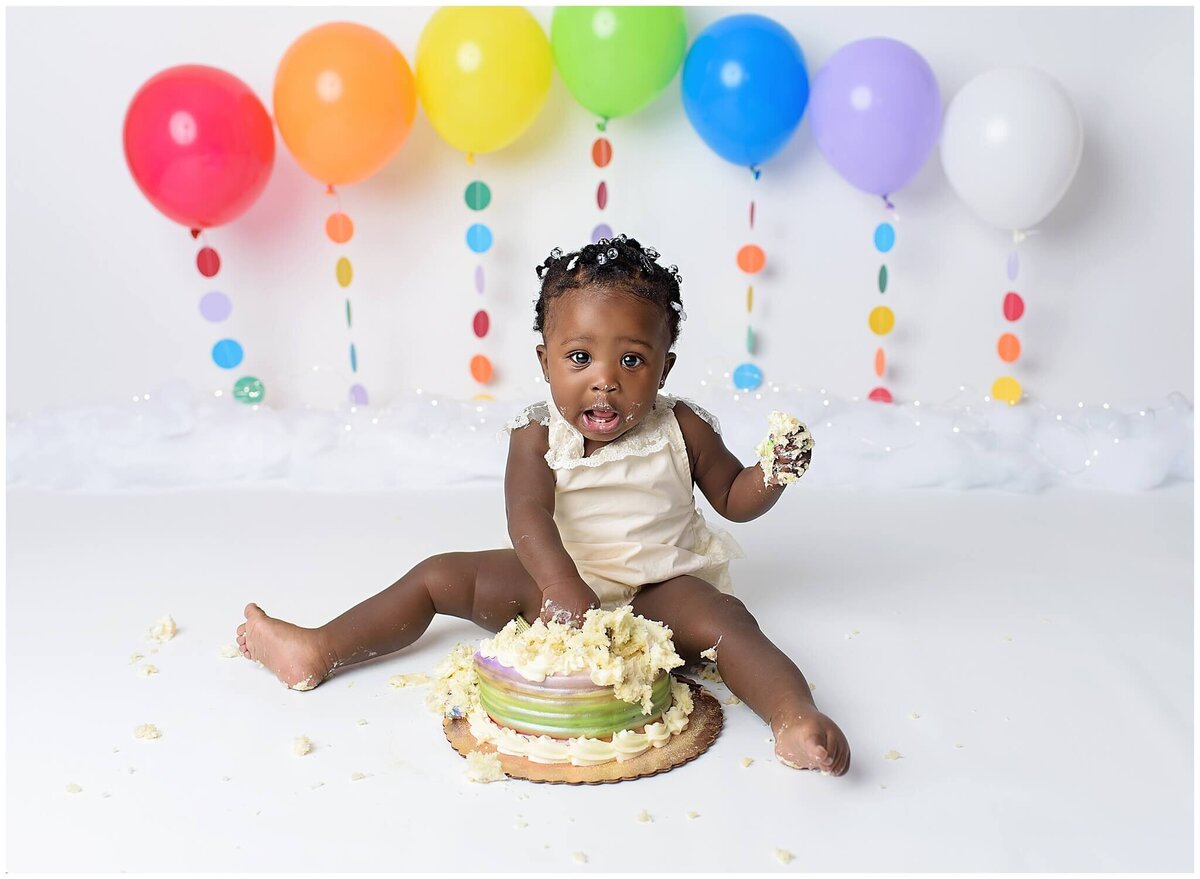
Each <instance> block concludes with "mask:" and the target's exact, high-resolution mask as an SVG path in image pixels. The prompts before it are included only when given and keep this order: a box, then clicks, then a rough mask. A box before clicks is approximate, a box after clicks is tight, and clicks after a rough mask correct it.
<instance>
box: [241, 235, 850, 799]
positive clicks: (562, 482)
mask: <svg viewBox="0 0 1200 879" xmlns="http://www.w3.org/2000/svg"><path fill="white" fill-rule="evenodd" d="M538 277H539V279H540V280H541V292H540V295H539V297H538V300H537V305H536V315H537V316H536V320H535V323H534V330H535V331H538V332H540V333H541V335H542V344H540V345H538V346H537V356H538V360H539V361H540V362H541V367H542V374H543V376H544V377H545V379H546V381H547V382H549V384H550V400H548V401H547V402H545V403H539V404H535V405H533V406H530V407H528V408H527V409H526V410H525V411H524V412H523V413H521V414H520V415H519V416H518V417H517V418H515V419H514V420H513V421H512V422H510V423H509V425H508V430H509V450H508V465H507V469H506V472H505V476H504V497H505V507H506V510H507V514H508V533H509V536H510V538H511V539H512V544H513V548H512V549H496V550H489V551H486V552H451V553H443V554H441V555H435V556H432V557H431V558H428V559H425V560H424V561H422V562H420V563H419V564H417V565H416V566H415V567H414V568H413V569H412V570H410V571H409V572H408V573H407V574H405V575H404V576H403V577H401V578H400V579H399V580H397V581H396V582H395V583H393V584H392V585H391V586H389V587H388V588H386V589H385V590H383V591H382V592H380V593H379V594H378V595H375V596H373V597H371V598H368V599H367V600H366V601H363V602H362V603H361V604H358V605H356V606H355V607H352V608H351V609H350V610H348V611H346V612H345V613H343V614H342V615H341V616H339V617H337V618H336V619H334V620H332V621H330V622H328V623H326V624H325V625H324V626H321V627H320V628H316V629H305V628H301V627H299V626H295V625H292V624H291V623H287V622H284V621H283V620H279V619H275V618H273V617H269V616H267V615H266V614H265V613H263V611H262V610H261V609H260V608H259V607H258V606H257V605H255V604H250V605H247V606H246V610H245V614H246V621H245V623H243V624H242V625H240V626H238V644H239V646H240V647H241V650H242V653H243V654H244V655H245V656H246V657H248V658H250V659H255V660H259V661H260V662H262V663H263V665H265V666H266V667H267V668H269V669H270V670H271V671H272V672H273V673H274V674H275V675H276V677H278V678H279V679H280V680H281V681H283V683H284V684H286V685H287V686H289V687H291V688H293V689H297V690H308V689H312V688H313V687H315V686H317V685H318V684H319V683H320V682H321V681H323V680H324V679H326V678H327V677H328V676H329V675H330V674H331V673H332V672H333V670H334V669H335V668H339V667H342V666H347V665H353V664H354V663H357V662H362V661H363V660H365V659H368V658H370V657H374V656H378V655H385V654H388V653H393V652H395V651H397V650H400V649H402V648H404V647H407V646H408V645H409V644H411V643H413V642H414V641H415V640H417V638H419V637H420V636H421V634H422V633H423V632H424V631H425V629H426V628H427V627H428V626H429V623H430V621H431V620H432V619H433V616H434V614H437V613H443V614H452V615H454V616H457V617H462V618H463V619H469V620H473V621H474V622H476V623H477V624H478V625H480V626H483V627H484V628H485V629H488V630H490V631H492V632H496V631H498V630H499V629H500V628H502V627H503V626H504V625H505V624H506V623H507V622H509V621H510V620H512V619H513V618H514V617H516V616H517V615H518V614H521V615H523V616H524V617H525V618H526V619H527V620H533V619H535V618H537V617H539V616H540V617H541V618H542V619H543V620H547V621H549V620H558V621H560V622H574V621H577V620H580V619H581V618H582V617H583V615H584V614H585V613H586V612H587V610H588V609H589V608H593V607H604V608H606V609H612V608H616V607H619V606H622V605H625V604H629V605H632V607H633V610H634V612H636V613H638V614H640V615H642V616H644V617H647V618H649V619H653V620H658V621H660V622H662V623H664V624H666V625H667V626H668V627H669V628H670V629H671V630H672V631H673V632H674V642H675V647H676V650H677V651H678V652H679V655H680V656H681V657H683V658H684V659H685V660H686V661H688V662H692V663H695V662H699V661H700V659H701V653H706V654H707V655H709V656H711V655H712V654H711V652H709V650H710V648H712V647H714V646H716V648H717V650H716V663H717V670H718V671H719V672H720V674H721V676H722V678H723V679H724V681H725V683H726V684H727V685H728V686H729V688H730V690H732V691H733V693H734V694H735V695H736V696H738V697H739V698H740V699H741V700H742V701H743V702H745V703H746V704H747V705H749V706H750V708H752V709H753V710H754V712H755V713H756V714H758V716H759V717H761V718H762V719H763V720H764V721H766V722H767V723H768V724H769V725H770V728H771V731H772V733H773V734H774V737H775V752H776V754H777V756H778V757H779V759H780V760H782V761H783V762H784V763H786V764H787V765H789V766H793V767H797V768H806V769H819V770H822V771H824V772H828V773H830V774H832V775H842V774H844V773H845V772H846V770H847V769H848V768H849V766H850V747H849V745H848V744H847V742H846V737H845V735H843V733H842V731H841V730H840V729H839V728H838V726H837V724H835V723H834V722H833V721H832V720H831V719H830V718H829V717H827V716H826V715H824V714H822V713H821V712H820V711H818V710H817V707H816V705H815V704H814V702H813V697H812V692H811V691H810V689H809V686H808V683H807V681H805V679H804V675H803V674H801V672H800V669H799V668H797V667H796V664H795V663H794V662H792V660H790V659H789V658H788V657H787V656H786V655H784V653H783V652H782V651H781V650H780V649H779V648H778V647H776V646H775V645H774V644H772V643H771V641H770V640H769V639H768V638H767V637H766V636H765V635H764V634H763V633H762V631H761V630H760V629H759V627H758V623H757V622H755V619H754V617H753V616H752V615H751V614H750V612H749V611H748V610H747V609H746V607H745V605H744V604H743V603H742V602H741V601H740V600H738V599H737V598H735V597H734V596H733V595H732V594H731V584H730V579H729V561H730V559H732V558H737V557H739V556H740V555H741V550H740V548H739V547H738V545H737V543H736V542H734V540H733V539H732V538H731V537H729V535H727V534H725V533H724V532H722V531H719V530H716V529H713V528H710V527H709V526H708V524H707V523H706V522H705V520H704V517H703V516H702V514H701V513H700V511H699V509H697V507H696V501H695V496H694V494H693V486H699V488H700V490H701V491H702V492H703V493H704V496H705V497H706V498H708V501H709V503H711V504H712V507H713V509H715V510H716V511H717V512H718V513H720V514H721V515H722V516H724V517H725V518H726V519H730V520H732V521H734V522H747V521H749V520H751V519H755V518H758V517H759V516H761V515H762V514H763V513H765V512H767V510H769V509H771V507H773V506H774V505H775V502H776V501H778V500H779V497H780V495H782V494H783V491H784V489H785V487H786V484H787V483H788V482H790V481H793V480H794V479H795V477H796V476H797V475H799V473H802V472H803V469H804V468H805V467H807V465H808V454H809V450H810V449H811V444H810V443H803V444H801V443H798V442H797V441H796V440H795V439H793V438H788V439H781V438H779V437H778V436H776V438H775V442H774V444H773V446H768V447H770V448H772V449H773V453H774V459H773V460H772V459H770V458H769V457H768V458H767V459H765V460H763V461H760V462H758V463H756V464H755V465H754V466H752V467H743V466H742V464H741V462H740V461H739V460H738V459H737V458H736V457H735V456H734V455H733V453H731V452H730V451H729V449H727V448H726V447H725V444H724V442H723V441H722V439H721V435H720V432H719V428H718V425H717V421H716V419H714V418H713V417H712V416H711V415H710V414H709V413H708V412H706V411H704V410H703V409H701V408H700V407H699V406H696V405H694V404H692V403H690V402H686V401H684V400H680V399H676V398H674V397H671V396H669V395H667V394H662V393H659V391H660V390H661V389H662V388H663V386H664V385H665V384H666V381H667V376H668V375H669V374H670V372H671V369H672V367H673V366H674V365H675V354H674V353H673V352H672V351H671V348H672V347H673V346H674V344H675V341H676V340H677V339H678V337H679V324H680V321H681V319H682V318H683V317H684V314H683V306H682V302H681V299H680V293H679V282H680V280H681V279H680V277H679V274H678V270H677V269H676V267H675V266H670V267H668V268H664V267H663V266H660V265H659V264H658V253H657V252H656V251H655V250H654V249H653V248H649V247H646V248H643V247H642V246H641V245H640V244H638V242H637V241H635V240H633V239H629V238H626V237H625V236H624V235H619V236H617V237H616V238H614V239H601V240H600V241H599V242H598V243H596V244H589V245H587V246H585V247H584V248H582V249H581V250H579V251H576V252H574V253H568V254H563V253H562V251H560V250H558V249H555V250H554V251H553V252H552V253H551V254H550V256H549V258H547V260H546V262H545V263H544V264H543V265H540V266H538ZM764 464H765V465H766V470H765V471H764V469H763V468H764Z"/></svg>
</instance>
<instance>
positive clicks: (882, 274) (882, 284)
mask: <svg viewBox="0 0 1200 879" xmlns="http://www.w3.org/2000/svg"><path fill="white" fill-rule="evenodd" d="M887 281H888V279H887V266H880V267H879V292H880V293H886V292H887Z"/></svg>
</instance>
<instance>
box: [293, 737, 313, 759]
mask: <svg viewBox="0 0 1200 879" xmlns="http://www.w3.org/2000/svg"><path fill="white" fill-rule="evenodd" d="M312 749H313V743H312V739H310V738H309V737H308V736H296V738H294V739H292V753H293V754H295V755H296V756H297V757H303V756H304V755H305V754H311V753H312Z"/></svg>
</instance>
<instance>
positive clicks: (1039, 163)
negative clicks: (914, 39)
mask: <svg viewBox="0 0 1200 879" xmlns="http://www.w3.org/2000/svg"><path fill="white" fill-rule="evenodd" d="M1082 153H1083V123H1082V122H1081V121H1080V118H1079V113H1078V112H1077V111H1076V110H1075V105H1074V104H1072V103H1071V98H1070V97H1069V96H1068V95H1067V93H1066V91H1065V90H1064V89H1063V87H1062V86H1061V85H1059V84H1058V82H1057V81H1056V80H1055V79H1054V78H1053V77H1051V76H1050V75H1049V74H1047V73H1044V72H1043V71H1041V70H1037V69H1035V68H1032V67H1003V68H997V69H995V70H988V71H985V72H984V73H981V74H979V75H978V76H976V77H975V78H974V79H972V80H971V81H970V82H968V83H967V84H966V85H964V86H963V87H962V88H961V89H959V91H958V94H956V95H955V96H954V99H953V100H951V101H950V106H949V107H948V108H947V109H946V116H945V120H944V122H943V125H942V141H941V156H942V168H943V169H944V170H945V172H946V178H947V179H948V180H949V181H950V185H951V186H952V187H953V188H954V191H955V192H956V193H957V194H958V197H959V198H961V199H962V200H963V202H965V203H966V205H967V207H969V208H970V209H971V210H972V211H974V213H975V214H976V215H978V216H979V217H980V218H981V219H983V220H985V221H986V222H988V223H991V224H992V225H993V226H999V227H1000V228H1002V229H1012V230H1018V229H1028V228H1030V227H1031V226H1034V225H1036V224H1037V223H1039V222H1040V221H1041V220H1043V219H1044V218H1045V217H1046V215H1047V214H1049V213H1050V211H1052V210H1054V206H1055V205H1057V204H1058V202H1059V201H1060V200H1061V199H1062V197H1063V194H1064V193H1066V191H1067V187H1069V186H1070V185H1071V180H1072V179H1073V178H1074V176H1075V171H1076V169H1077V168H1078V167H1079V157H1080V156H1081V155H1082Z"/></svg>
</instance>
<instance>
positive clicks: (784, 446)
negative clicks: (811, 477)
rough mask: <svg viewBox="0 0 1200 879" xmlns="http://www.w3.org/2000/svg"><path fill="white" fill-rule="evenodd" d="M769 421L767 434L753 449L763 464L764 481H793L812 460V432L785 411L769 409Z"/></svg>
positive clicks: (774, 483)
mask: <svg viewBox="0 0 1200 879" xmlns="http://www.w3.org/2000/svg"><path fill="white" fill-rule="evenodd" d="M770 425H771V433H770V435H768V436H767V438H766V439H764V440H763V441H762V442H761V443H759V444H758V448H757V449H756V450H755V451H757V452H758V457H759V463H760V465H761V466H762V471H763V484H764V485H786V484H787V483H789V482H795V481H796V480H797V479H799V478H800V477H801V476H803V475H804V472H805V471H806V470H807V469H808V465H809V462H810V461H811V460H812V450H813V438H812V434H811V433H809V432H808V428H807V427H805V426H804V424H803V423H802V422H800V421H799V420H797V419H796V418H794V417H792V416H790V415H788V414H786V413H784V412H779V411H775V412H772V413H771V417H770Z"/></svg>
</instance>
